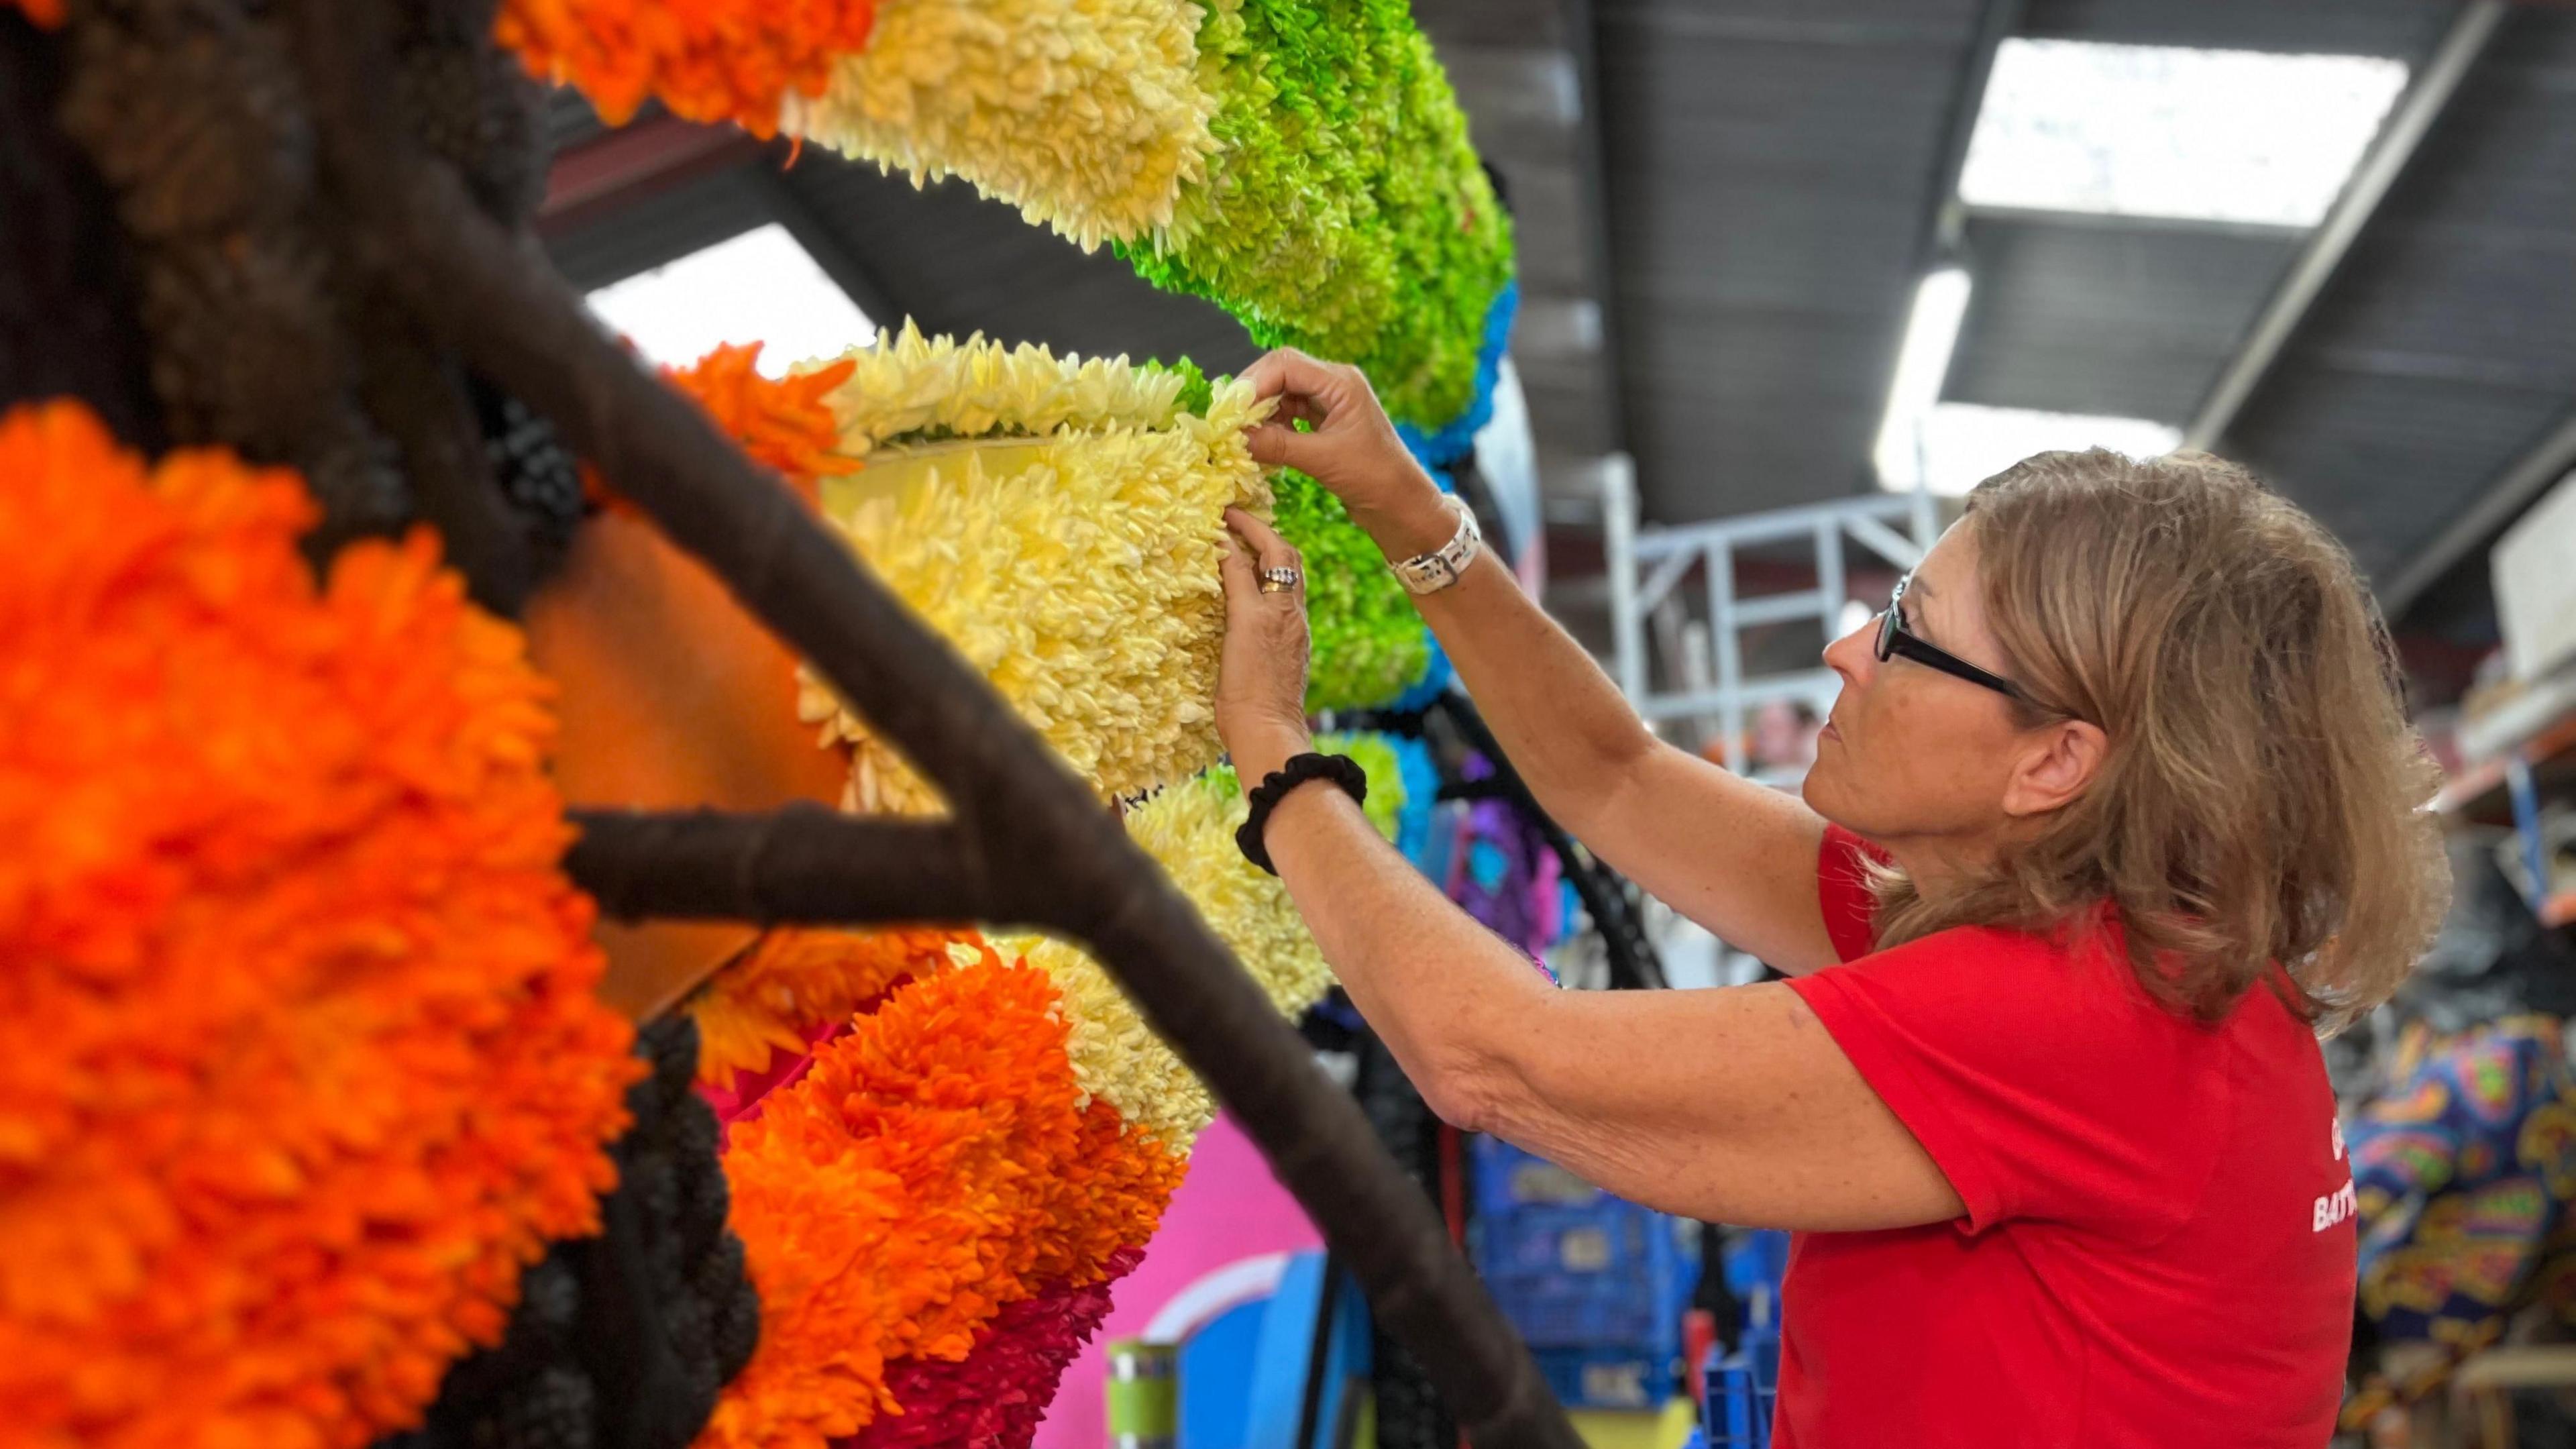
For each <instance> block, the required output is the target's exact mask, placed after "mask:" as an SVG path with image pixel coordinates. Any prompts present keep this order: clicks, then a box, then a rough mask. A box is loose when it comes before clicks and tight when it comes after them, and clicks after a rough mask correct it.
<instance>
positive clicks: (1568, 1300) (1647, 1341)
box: [1487, 1282, 1681, 1353]
mask: <svg viewBox="0 0 2576 1449" xmlns="http://www.w3.org/2000/svg"><path fill="white" fill-rule="evenodd" d="M1487 1286H1488V1287H1489V1288H1490V1289H1491V1291H1492V1292H1493V1295H1494V1301H1495V1303H1496V1304H1498V1305H1499V1306H1500V1307H1501V1308H1502V1310H1503V1316H1504V1317H1506V1318H1508V1319H1510V1320H1511V1321H1512V1326H1513V1327H1514V1328H1516V1329H1518V1330H1519V1331H1520V1335H1521V1337H1522V1338H1523V1339H1524V1340H1526V1341H1527V1342H1528V1343H1529V1344H1530V1346H1531V1347H1533V1348H1594V1347H1603V1348H1618V1349H1623V1350H1653V1351H1655V1352H1658V1353H1672V1352H1679V1351H1680V1348H1681V1335H1680V1332H1679V1331H1678V1330H1677V1329H1675V1328H1673V1327H1671V1326H1670V1320H1671V1318H1672V1315H1671V1314H1670V1313H1669V1312H1668V1311H1666V1310H1664V1309H1663V1308H1662V1307H1660V1306H1659V1305H1658V1304H1656V1303H1655V1302H1654V1301H1653V1300H1652V1299H1650V1298H1649V1297H1647V1295H1646V1294H1644V1293H1642V1292H1636V1293H1617V1292H1604V1291H1597V1290H1596V1291H1588V1292H1587V1291H1566V1290H1562V1289H1560V1290H1557V1291H1547V1290H1544V1289H1539V1290H1533V1289H1530V1288H1527V1287H1523V1286H1519V1285H1515V1284H1512V1283H1509V1282H1494V1283H1489V1284H1488V1285H1487Z"/></svg>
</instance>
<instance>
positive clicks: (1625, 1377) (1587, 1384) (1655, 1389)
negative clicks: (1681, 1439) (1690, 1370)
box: [1530, 1348, 1681, 1409]
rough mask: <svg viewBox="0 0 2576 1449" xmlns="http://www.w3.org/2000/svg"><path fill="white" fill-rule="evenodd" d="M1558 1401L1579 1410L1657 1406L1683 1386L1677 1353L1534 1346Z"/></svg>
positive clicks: (1532, 1353) (1541, 1371) (1533, 1355)
mask: <svg viewBox="0 0 2576 1449" xmlns="http://www.w3.org/2000/svg"><path fill="white" fill-rule="evenodd" d="M1530 1352H1531V1356H1532V1357H1534V1358H1536V1359H1537V1360H1538V1368H1539V1372H1540V1373H1541V1374H1542V1375H1544V1376H1545V1377H1546V1379H1547V1386H1548V1389H1549V1391H1550V1392H1552V1393H1554V1394H1555V1395H1556V1399H1557V1402H1558V1403H1561V1404H1564V1405H1566V1406H1567V1407H1569V1408H1575V1409H1659V1408H1662V1407H1663V1406H1664V1405H1665V1404H1667V1403H1669V1402H1671V1400H1672V1397H1673V1395H1675V1394H1677V1393H1679V1392H1680V1391H1681V1384H1680V1377H1679V1374H1678V1373H1677V1372H1676V1370H1677V1369H1678V1368H1679V1367H1680V1359H1679V1357H1678V1356H1677V1355H1664V1354H1655V1353H1641V1352H1638V1351H1636V1350H1634V1349H1620V1348H1534V1349H1532V1350H1531V1351H1530Z"/></svg>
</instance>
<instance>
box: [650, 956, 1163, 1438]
mask: <svg viewBox="0 0 2576 1449" xmlns="http://www.w3.org/2000/svg"><path fill="white" fill-rule="evenodd" d="M1183 1166H1184V1164H1183V1162H1182V1161H1181V1160H1180V1159H1178V1158H1176V1157H1174V1156H1172V1155H1171V1154H1169V1153H1166V1152H1165V1151H1164V1150H1163V1149H1162V1148H1161V1147H1160V1146H1158V1145H1157V1144H1155V1143H1154V1142H1153V1141H1151V1140H1150V1139H1149V1138H1147V1137H1145V1136H1144V1135H1142V1134H1140V1133H1134V1132H1129V1131H1127V1130H1126V1128H1125V1124H1123V1123H1122V1122H1121V1121H1120V1120H1119V1118H1118V1115H1117V1113H1116V1111H1115V1110H1113V1109H1112V1108H1110V1107H1109V1106H1108V1105H1107V1104H1106V1103H1101V1102H1092V1103H1089V1104H1088V1105H1084V1104H1083V1102H1082V1096H1081V1092H1080V1090H1079V1089H1078V1088H1077V1087H1076V1086H1075V1085H1074V1080H1073V1068H1072V1065H1071V1062H1070V1061H1069V1059H1068V1058H1067V1057H1066V1055H1065V1026H1064V1022H1063V1019H1062V1017H1061V1016H1060V1014H1059V1011H1058V1003H1057V997H1056V992H1055V987H1054V985H1053V984H1052V982H1051V981H1050V980H1049V979H1048V977H1047V976H1046V974H1045V973H1043V972H1041V971H1037V970H1034V969H1031V968H1030V967H1028V966H1026V965H1025V964H1021V963H1011V964H1005V963H1004V962H1003V961H1002V959H1001V958H1000V957H999V956H997V955H995V954H994V953H993V952H992V951H991V949H990V948H989V947H988V948H986V949H985V950H984V952H983V957H982V960H981V961H980V962H978V963H977V964H974V965H970V966H963V967H959V968H956V969H953V970H949V971H944V972H940V973H938V974H935V975H930V976H925V977H922V978H920V979H917V980H915V981H913V982H911V983H910V984H909V985H906V986H904V987H902V988H901V989H900V990H898V991H896V992H895V993H894V994H893V995H892V996H890V997H888V998H887V999H886V1001H885V1003H884V1004H883V1005H882V1006H880V1007H879V1008H878V1009H877V1010H876V1012H875V1013H873V1014H872V1015H869V1016H864V1017H861V1018H860V1019H859V1020H858V1021H857V1023H856V1024H855V1025H854V1027H853V1029H852V1031H851V1032H850V1034H849V1035H847V1036H844V1037H842V1038H840V1039H839V1040H837V1041H834V1042H831V1043H829V1044H827V1045H825V1046H823V1047H821V1048H819V1049H818V1050H817V1051H816V1053H815V1057H814V1065H813V1069H812V1071H811V1072H809V1073H808V1074H807V1075H806V1076H805V1077H804V1078H803V1079H802V1080H800V1081H798V1082H797V1083H796V1084H795V1085H793V1086H791V1087H787V1088H784V1089H782V1090H780V1091H778V1092H775V1093H772V1094H771V1095H770V1096H769V1097H768V1098H767V1099H766V1100H765V1102H764V1104H763V1107H762V1111H761V1115H760V1116H759V1117H758V1118H757V1119H753V1120H749V1121H743V1122H737V1123H736V1124H735V1126H734V1128H733V1137H732V1141H731V1143H730V1145H729V1146H728V1147H727V1149H726V1153H725V1174H726V1176H727V1178H728V1179H730V1180H731V1182H732V1185H733V1226H734V1230H735V1231H736V1232H738V1233H740V1234H741V1235H742V1239H743V1244H744V1247H745V1248H746V1250H747V1253H748V1257H749V1261H750V1266H751V1274H752V1279H753V1281H754V1283H756V1284H757V1285H758V1286H759V1288H760V1295H761V1310H762V1311H761V1336H760V1348H759V1351H758V1352H757V1353H756V1354H754V1355H753V1358H752V1361H751V1364H750V1366H749V1367H748V1368H746V1369H745V1370H744V1371H743V1373H742V1375H741V1376H740V1377H739V1378H737V1379H736V1380H735V1381H734V1382H733V1383H732V1385H730V1386H729V1387H728V1388H727V1389H726V1391H725V1395H724V1398H723V1399H722V1401H721V1402H719V1403H718V1405H717V1407H716V1413H715V1417H714V1419H713V1420H712V1421H711V1422H710V1423H709V1424H708V1426H707V1429H706V1431H705V1433H704V1434H702V1435H701V1436H700V1438H699V1445H700V1446H701V1449H753V1446H759V1449H821V1446H822V1445H823V1444H825V1442H826V1441H828V1440H830V1439H832V1438H835V1437H839V1436H843V1435H848V1434H853V1433H856V1432H857V1431H858V1430H860V1429H862V1428H864V1427H866V1426H867V1425H868V1424H869V1423H871V1422H873V1421H874V1420H875V1419H876V1418H877V1417H878V1416H879V1415H880V1414H883V1413H888V1412H899V1406H898V1405H897V1404H896V1403H895V1400H894V1396H893V1395H892V1393H891V1392H890V1391H889V1389H888V1387H887V1378H886V1371H887V1366H888V1364H889V1363H892V1362H895V1361H899V1360H903V1359H941V1360H948V1361H957V1360H962V1359H964V1358H965V1357H966V1356H967V1355H968V1354H969V1353H970V1352H971V1351H972V1350H973V1349H974V1347H975V1346H976V1341H977V1338H978V1336H979V1334H981V1333H982V1332H984V1331H985V1330H986V1329H987V1328H988V1327H989V1326H990V1325H991V1323H992V1322H993V1320H994V1317H995V1315H997V1314H998V1313H999V1312H1000V1311H1001V1309H1002V1308H1003V1307H1004V1306H1005V1305H1008V1304H1011V1303H1016V1302H1020V1301H1024V1300H1026V1299H1029V1298H1031V1297H1034V1296H1036V1294H1037V1293H1038V1292H1039V1291H1041V1290H1042V1289H1045V1288H1049V1287H1052V1286H1055V1285H1058V1284H1070V1285H1075V1286H1079V1285H1083V1284H1088V1283H1095V1282H1098V1281H1100V1280H1101V1279H1102V1278H1103V1277H1104V1276H1105V1275H1106V1274H1107V1273H1108V1271H1109V1265H1110V1259H1111V1255H1112V1254H1114V1253H1115V1252H1116V1251H1117V1250H1118V1249H1119V1248H1121V1247H1124V1246H1133V1245H1136V1244H1141V1243H1143V1242H1144V1241H1145V1240H1146V1239H1147V1238H1148V1237H1150V1236H1151V1235H1152V1233H1153V1229H1154V1226H1155V1224H1156V1223H1157V1222H1158V1221H1159V1220H1160V1218H1161V1214H1162V1209H1163V1204H1164V1203H1165V1202H1166V1201H1167V1200H1168V1199H1169V1198H1170V1196H1171V1192H1172V1189H1173V1188H1174V1187H1175V1186H1177V1185H1178V1183H1179V1181H1180V1176H1181V1172H1182V1169H1183Z"/></svg>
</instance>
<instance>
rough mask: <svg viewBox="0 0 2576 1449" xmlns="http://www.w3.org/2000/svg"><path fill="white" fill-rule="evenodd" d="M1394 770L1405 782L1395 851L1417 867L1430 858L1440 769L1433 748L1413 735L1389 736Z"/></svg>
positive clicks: (1396, 831) (1438, 793)
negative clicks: (1432, 822) (1432, 819)
mask: <svg viewBox="0 0 2576 1449" xmlns="http://www.w3.org/2000/svg"><path fill="white" fill-rule="evenodd" d="M1386 743H1387V747H1388V748H1390V749H1392V750H1394V751H1395V767H1396V770H1397V773H1398V774H1399V775H1400V776H1401V777H1402V778H1403V781H1404V808H1403V809H1402V810H1400V811H1398V812H1397V813H1396V817H1395V845H1396V849H1398V850H1401V851H1403V852H1404V858H1405V859H1407V860H1409V861H1412V862H1413V863H1414V865H1415V867H1416V868H1426V869H1427V867H1426V862H1428V861H1429V860H1430V858H1431V817H1432V815H1433V813H1434V812H1435V811H1436V810H1437V808H1438V806H1439V803H1440V766H1439V764H1438V763H1437V762H1436V761H1434V760H1433V759H1432V758H1431V747H1430V746H1429V745H1426V744H1424V743H1423V742H1422V741H1420V740H1418V739H1415V738H1413V737H1412V736H1410V735H1388V736H1387V737H1386Z"/></svg>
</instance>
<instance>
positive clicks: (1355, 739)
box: [1315, 730, 1405, 840]
mask: <svg viewBox="0 0 2576 1449" xmlns="http://www.w3.org/2000/svg"><path fill="white" fill-rule="evenodd" d="M1315 748H1316V749H1317V750H1318V751H1320V752H1322V753H1324V754H1327V755H1347V756H1349V757H1350V758H1351V759H1352V760H1353V761H1355V762H1356V763H1357V764H1358V765H1359V767H1360V773H1361V774H1363V775H1366V776H1368V787H1369V788H1368V800H1367V803H1365V804H1363V805H1361V806H1360V812H1361V813H1362V814H1364V815H1366V816H1368V820H1369V824H1371V825H1374V826H1376V827H1377V833H1378V834H1380V835H1383V836H1385V837H1386V838H1387V839H1389V840H1393V839H1395V837H1396V822H1397V819H1398V817H1400V816H1402V815H1403V814H1404V806H1405V782H1404V766H1403V764H1402V762H1400V761H1398V760H1397V759H1396V755H1395V746H1393V745H1391V744H1388V743H1387V739H1386V736H1384V735H1382V734H1377V733H1375V732H1373V731H1368V730H1341V731H1336V732H1334V733H1330V734H1321V735H1317V736H1316V737H1315Z"/></svg>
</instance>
